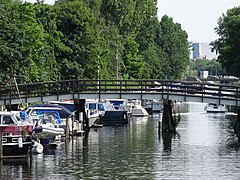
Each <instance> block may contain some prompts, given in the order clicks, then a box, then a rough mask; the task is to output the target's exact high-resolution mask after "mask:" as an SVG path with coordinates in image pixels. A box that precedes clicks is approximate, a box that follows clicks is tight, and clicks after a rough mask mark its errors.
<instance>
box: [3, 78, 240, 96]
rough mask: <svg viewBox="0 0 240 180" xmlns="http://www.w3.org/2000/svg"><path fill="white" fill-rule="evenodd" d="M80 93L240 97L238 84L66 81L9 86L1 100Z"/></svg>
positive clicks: (163, 81)
mask: <svg viewBox="0 0 240 180" xmlns="http://www.w3.org/2000/svg"><path fill="white" fill-rule="evenodd" d="M81 93H89V94H91V93H92V94H96V93H103V94H104V93H118V94H119V93H123V94H124V93H145V94H146V93H149V94H156V93H162V94H184V95H186V96H187V95H193V94H194V95H196V96H197V95H199V96H218V97H225V98H230V99H236V100H239V98H240V92H239V88H238V87H237V86H232V85H219V84H211V83H200V82H189V81H169V80H68V81H55V82H39V83H31V84H19V85H18V86H15V85H9V86H6V87H4V88H3V89H2V90H1V91H0V100H11V99H19V98H22V99H24V98H31V97H45V96H52V95H59V96H60V95H65V94H81Z"/></svg>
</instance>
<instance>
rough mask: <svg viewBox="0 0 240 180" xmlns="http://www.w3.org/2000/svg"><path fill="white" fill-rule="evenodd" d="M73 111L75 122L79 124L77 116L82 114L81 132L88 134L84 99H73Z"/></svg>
mask: <svg viewBox="0 0 240 180" xmlns="http://www.w3.org/2000/svg"><path fill="white" fill-rule="evenodd" d="M74 104H75V109H76V120H78V121H79V122H80V119H79V114H80V113H82V114H83V130H84V131H85V132H88V131H89V130H90V127H89V120H88V117H87V114H86V111H85V99H75V100H74Z"/></svg>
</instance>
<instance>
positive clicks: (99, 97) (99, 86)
mask: <svg viewBox="0 0 240 180" xmlns="http://www.w3.org/2000/svg"><path fill="white" fill-rule="evenodd" d="M98 99H101V80H98Z"/></svg>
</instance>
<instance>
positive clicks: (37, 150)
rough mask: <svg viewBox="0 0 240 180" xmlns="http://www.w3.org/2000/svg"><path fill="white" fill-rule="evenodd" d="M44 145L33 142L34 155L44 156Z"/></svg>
mask: <svg viewBox="0 0 240 180" xmlns="http://www.w3.org/2000/svg"><path fill="white" fill-rule="evenodd" d="M43 149H44V147H43V145H42V144H40V143H39V142H37V141H34V142H33V145H32V153H33V154H42V153H43Z"/></svg>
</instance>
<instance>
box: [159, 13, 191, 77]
mask: <svg viewBox="0 0 240 180" xmlns="http://www.w3.org/2000/svg"><path fill="white" fill-rule="evenodd" d="M187 38H188V35H187V33H186V32H185V31H184V30H182V29H181V25H180V24H178V23H174V22H173V20H172V18H169V17H168V16H166V15H165V16H163V17H162V19H161V22H160V28H159V37H158V45H159V47H160V48H161V49H162V50H163V74H164V75H165V76H166V77H167V78H169V79H181V78H182V77H183V76H184V74H185V71H186V69H187V67H188V66H189V64H190V61H189V50H188V48H189V42H188V40H187Z"/></svg>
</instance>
